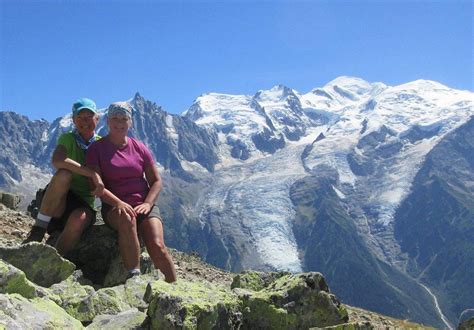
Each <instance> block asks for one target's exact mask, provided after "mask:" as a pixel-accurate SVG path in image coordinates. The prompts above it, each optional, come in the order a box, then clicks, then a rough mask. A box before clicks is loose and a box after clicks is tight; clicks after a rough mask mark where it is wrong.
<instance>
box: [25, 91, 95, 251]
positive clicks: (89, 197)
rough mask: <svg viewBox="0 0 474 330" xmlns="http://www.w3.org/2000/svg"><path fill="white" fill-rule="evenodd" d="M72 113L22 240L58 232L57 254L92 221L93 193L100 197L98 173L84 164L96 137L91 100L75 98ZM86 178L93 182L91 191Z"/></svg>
mask: <svg viewBox="0 0 474 330" xmlns="http://www.w3.org/2000/svg"><path fill="white" fill-rule="evenodd" d="M72 116H73V117H72V118H73V122H74V125H75V129H74V130H73V131H72V132H69V133H65V134H62V135H61V136H60V137H59V139H58V142H57V145H56V149H55V150H54V153H53V157H52V163H53V166H54V167H55V168H56V169H57V171H56V173H55V174H54V175H53V177H52V179H51V181H50V183H49V185H48V186H47V189H46V192H45V194H44V196H43V200H42V202H41V207H40V210H39V213H38V216H37V218H36V222H35V224H34V225H33V228H32V229H31V231H30V233H29V235H28V237H27V238H26V240H25V241H24V242H23V243H28V242H31V241H37V242H41V241H42V240H43V237H44V234H45V233H46V231H48V233H51V232H53V231H56V230H59V231H62V232H61V235H60V236H59V238H58V240H57V243H56V249H57V250H58V252H59V254H61V255H65V254H66V253H68V252H69V251H70V250H71V249H72V248H73V247H74V246H75V244H76V243H77V242H78V241H79V239H80V237H81V234H82V232H83V231H84V229H86V228H88V227H89V226H90V225H92V224H93V223H94V221H95V211H96V210H95V209H94V200H95V197H94V195H95V196H98V197H100V196H101V195H102V193H103V190H104V184H103V183H102V180H101V178H100V176H99V175H98V174H97V173H96V172H94V171H93V170H91V169H89V168H87V167H85V165H84V161H85V154H86V151H87V148H89V146H90V145H91V144H92V143H94V142H95V141H97V140H98V139H100V137H99V136H98V135H97V134H95V128H96V126H97V123H98V122H99V115H98V113H97V108H96V105H95V103H94V101H92V100H90V99H87V98H81V99H79V100H77V101H76V102H75V103H74V104H73V106H72ZM88 178H90V179H91V180H92V182H93V183H94V187H95V189H94V191H92V192H91V191H90V184H89V179H88Z"/></svg>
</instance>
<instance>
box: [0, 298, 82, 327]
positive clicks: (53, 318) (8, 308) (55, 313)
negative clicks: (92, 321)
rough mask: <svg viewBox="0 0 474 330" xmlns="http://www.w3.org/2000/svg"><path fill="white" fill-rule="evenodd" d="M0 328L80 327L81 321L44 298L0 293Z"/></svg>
mask: <svg viewBox="0 0 474 330" xmlns="http://www.w3.org/2000/svg"><path fill="white" fill-rule="evenodd" d="M0 311H1V312H0V328H2V327H5V328H6V329H58V328H64V329H82V328H83V326H82V324H81V322H79V321H78V320H76V319H74V318H73V317H72V316H70V315H69V314H67V313H66V312H65V311H64V310H63V309H62V308H61V307H59V306H58V305H56V304H55V303H54V302H53V301H51V300H49V299H46V298H33V299H26V298H24V297H22V296H21V295H19V294H16V293H14V294H0Z"/></svg>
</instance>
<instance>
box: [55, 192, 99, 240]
mask: <svg viewBox="0 0 474 330" xmlns="http://www.w3.org/2000/svg"><path fill="white" fill-rule="evenodd" d="M78 208H84V209H87V210H89V211H90V212H91V214H92V219H91V222H90V224H89V226H92V225H93V224H94V223H95V220H96V217H95V211H94V210H93V209H92V208H91V207H90V206H89V204H87V203H86V202H85V201H84V200H83V199H82V198H81V197H79V196H78V195H77V194H76V193H74V192H73V191H72V190H69V191H68V193H67V196H66V206H65V208H64V212H63V215H62V216H61V217H59V218H52V219H51V221H50V222H49V225H48V234H51V233H52V232H54V231H63V230H64V227H65V226H66V223H67V220H68V218H69V216H70V215H71V213H72V212H73V211H74V210H76V209H78Z"/></svg>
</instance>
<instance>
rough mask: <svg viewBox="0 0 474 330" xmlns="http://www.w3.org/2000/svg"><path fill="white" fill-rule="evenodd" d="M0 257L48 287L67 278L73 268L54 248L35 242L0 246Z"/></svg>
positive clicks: (35, 281)
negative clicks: (9, 246)
mask: <svg viewBox="0 0 474 330" xmlns="http://www.w3.org/2000/svg"><path fill="white" fill-rule="evenodd" d="M0 258H1V259H3V260H4V261H6V262H8V263H9V264H11V265H13V266H15V267H16V268H19V269H21V270H22V271H23V272H24V273H25V274H26V277H27V278H28V279H29V280H30V281H32V282H33V283H35V284H38V285H41V286H43V287H49V286H51V285H52V284H54V283H59V282H61V281H63V280H65V279H66V278H68V277H69V276H70V275H71V274H72V273H73V272H74V270H75V268H76V267H75V266H74V264H73V263H71V262H70V261H68V260H66V259H64V258H62V257H61V256H60V255H59V254H58V253H57V252H56V250H55V249H54V248H52V247H50V246H48V245H44V244H41V243H37V242H31V243H28V244H25V245H20V246H17V247H12V248H6V247H0Z"/></svg>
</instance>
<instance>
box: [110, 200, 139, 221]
mask: <svg viewBox="0 0 474 330" xmlns="http://www.w3.org/2000/svg"><path fill="white" fill-rule="evenodd" d="M115 208H116V209H117V211H118V214H119V215H121V214H122V213H123V212H125V213H127V214H128V215H129V216H130V217H132V218H136V217H137V212H135V210H134V209H133V207H132V206H131V205H130V204H127V203H125V202H122V201H120V202H119V203H117V205H115Z"/></svg>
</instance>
